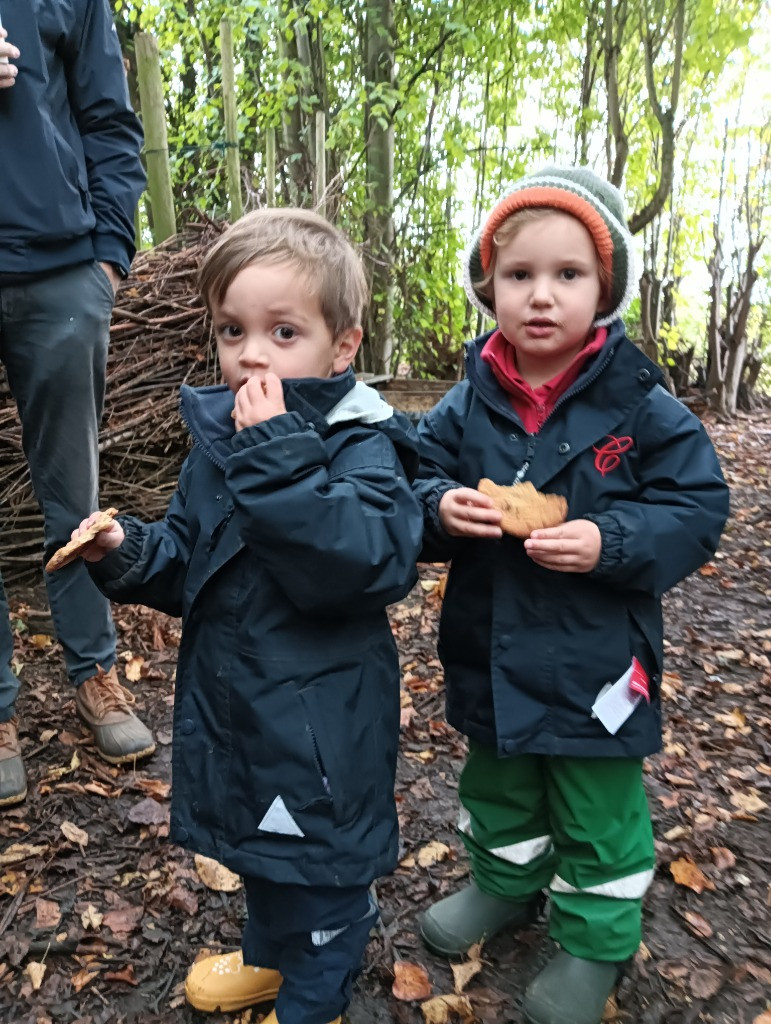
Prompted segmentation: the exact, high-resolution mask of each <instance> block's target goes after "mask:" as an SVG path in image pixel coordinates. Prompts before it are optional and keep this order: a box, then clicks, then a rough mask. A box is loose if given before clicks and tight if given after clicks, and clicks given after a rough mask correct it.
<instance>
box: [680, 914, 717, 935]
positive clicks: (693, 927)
mask: <svg viewBox="0 0 771 1024" xmlns="http://www.w3.org/2000/svg"><path fill="white" fill-rule="evenodd" d="M683 917H684V918H685V921H686V923H687V925H688V930H689V931H691V932H693V934H694V935H700V936H701V937H702V938H704V939H708V938H709V937H710V935H712V934H713V932H712V925H711V924H710V923H709V921H708V920H707V919H706V918H705V917H702V916H701V914H697V913H696V911H695V910H685V911H683Z"/></svg>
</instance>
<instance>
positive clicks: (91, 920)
mask: <svg viewBox="0 0 771 1024" xmlns="http://www.w3.org/2000/svg"><path fill="white" fill-rule="evenodd" d="M80 920H81V922H82V924H83V927H84V928H85V929H86V931H88V929H89V928H93V930H94V931H96V930H97V929H98V928H99V926H100V924H101V923H102V921H103V920H104V914H100V913H99V911H98V910H97V909H96V907H95V906H94V905H93V903H89V905H88V906H87V907H86V909H85V910H84V911H83V913H82V914H81V915H80Z"/></svg>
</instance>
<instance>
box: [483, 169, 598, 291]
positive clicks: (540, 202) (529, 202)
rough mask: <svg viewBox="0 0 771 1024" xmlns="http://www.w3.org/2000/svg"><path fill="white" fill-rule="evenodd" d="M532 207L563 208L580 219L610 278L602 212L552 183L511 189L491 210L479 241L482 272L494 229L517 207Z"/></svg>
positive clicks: (489, 255) (486, 267)
mask: <svg viewBox="0 0 771 1024" xmlns="http://www.w3.org/2000/svg"><path fill="white" fill-rule="evenodd" d="M533 206H543V207H547V208H548V209H557V210H562V211H564V212H565V213H569V214H571V215H572V216H573V217H576V218H577V219H578V220H580V221H581V223H582V224H583V225H584V226H585V227H586V229H587V231H588V232H589V234H590V235H591V236H592V239H593V241H594V245H595V247H596V249H597V254H598V256H599V257H600V262H601V263H602V265H603V267H604V268H605V270H606V271H607V273H608V276H609V277H610V278H611V279H612V277H613V239H612V238H611V234H610V231H609V230H608V225H607V224H606V223H605V221H604V219H603V217H602V214H600V213H598V212H597V210H595V208H594V207H593V206H592V204H591V203H589V202H587V200H586V199H583V198H582V197H581V196H578V195H576V194H575V192H569V191H568V190H567V189H564V188H558V187H555V186H553V185H533V186H532V187H531V188H522V189H519V191H517V192H512V193H511V195H510V196H506V198H505V199H502V200H501V201H500V203H498V205H497V206H496V207H495V208H494V209H493V211H492V213H491V214H490V216H489V217H488V218H487V223H486V224H485V227H484V231H483V232H482V236H481V238H480V240H479V258H480V260H481V262H482V269H483V270H484V272H485V273H487V271H488V270H489V269H490V261H491V260H492V255H493V236H494V235H495V232H496V231H497V230H498V228H499V227H500V226H501V224H503V222H504V221H506V220H508V219H509V217H510V216H511V215H512V214H513V213H516V212H517V210H524V209H526V208H528V207H533Z"/></svg>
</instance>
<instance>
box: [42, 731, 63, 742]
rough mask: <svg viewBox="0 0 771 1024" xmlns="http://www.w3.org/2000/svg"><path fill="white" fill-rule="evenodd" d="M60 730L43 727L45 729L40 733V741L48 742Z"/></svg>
mask: <svg viewBox="0 0 771 1024" xmlns="http://www.w3.org/2000/svg"><path fill="white" fill-rule="evenodd" d="M58 731H59V730H58V729H43V731H42V732H41V733H40V742H41V743H48V742H49V741H50V740H52V739H53V738H54V736H55V735H56V734H57V732H58Z"/></svg>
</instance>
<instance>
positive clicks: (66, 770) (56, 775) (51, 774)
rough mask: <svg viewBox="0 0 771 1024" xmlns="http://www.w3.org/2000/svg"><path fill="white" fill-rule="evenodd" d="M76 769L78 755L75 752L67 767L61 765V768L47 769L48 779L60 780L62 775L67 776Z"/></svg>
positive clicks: (78, 763) (78, 764)
mask: <svg viewBox="0 0 771 1024" xmlns="http://www.w3.org/2000/svg"><path fill="white" fill-rule="evenodd" d="M78 767H80V754H79V753H78V752H77V750H76V751H75V752H74V754H73V755H72V760H71V761H70V763H69V766H65V765H62V767H61V768H49V769H48V778H49V779H60V778H61V777H62V775H69V774H70V772H74V771H75V769H76V768H78Z"/></svg>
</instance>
